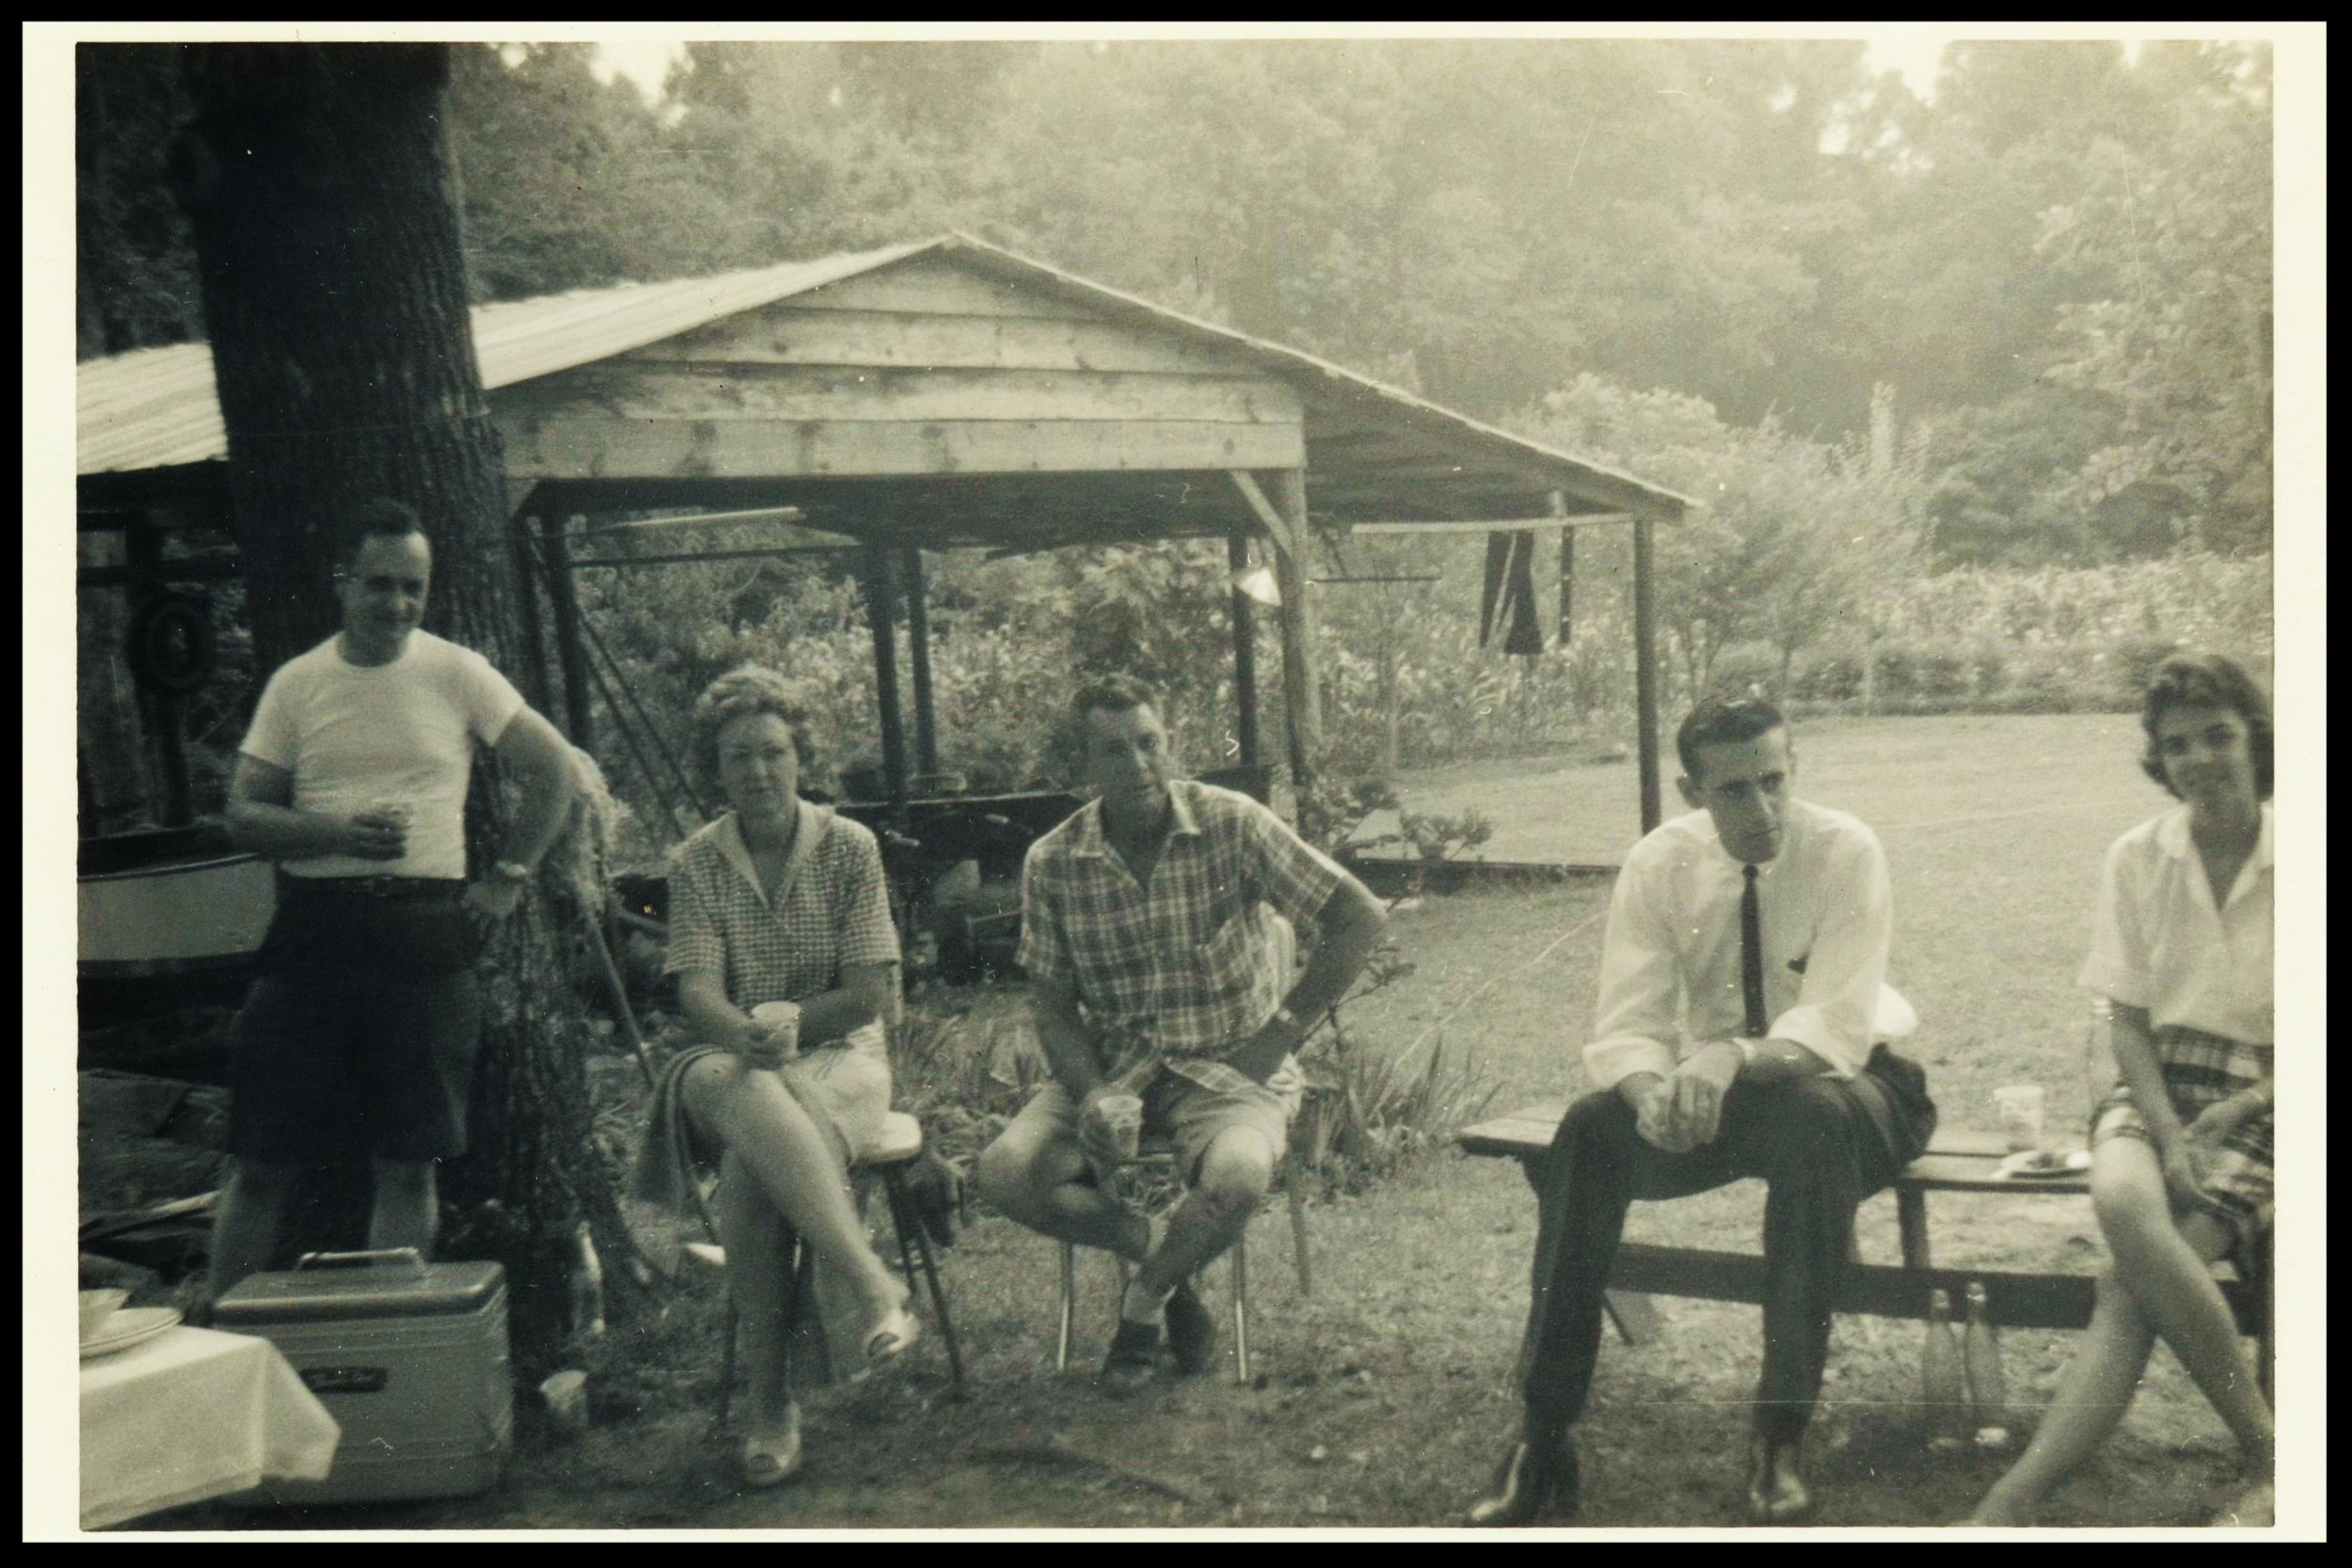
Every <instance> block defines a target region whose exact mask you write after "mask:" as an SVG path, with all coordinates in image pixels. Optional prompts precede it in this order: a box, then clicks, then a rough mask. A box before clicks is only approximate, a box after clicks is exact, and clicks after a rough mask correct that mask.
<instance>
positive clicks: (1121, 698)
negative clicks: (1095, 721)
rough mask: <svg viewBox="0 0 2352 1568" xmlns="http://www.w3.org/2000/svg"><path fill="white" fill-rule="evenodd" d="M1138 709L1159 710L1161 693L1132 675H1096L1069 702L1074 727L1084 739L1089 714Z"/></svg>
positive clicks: (1156, 711)
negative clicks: (1098, 710)
mask: <svg viewBox="0 0 2352 1568" xmlns="http://www.w3.org/2000/svg"><path fill="white" fill-rule="evenodd" d="M1139 707H1148V708H1150V709H1151V710H1152V712H1153V713H1158V712H1159V711H1160V694H1159V693H1158V692H1157V691H1156V690H1154V689H1152V686H1151V683H1150V682H1148V681H1141V680H1137V679H1136V677H1135V676H1133V675H1095V676H1093V677H1091V678H1089V680H1088V681H1087V682H1086V684H1085V685H1083V686H1081V687H1079V688H1078V690H1077V693H1076V695H1074V696H1073V697H1072V698H1071V699H1070V723H1071V727H1072V729H1073V730H1074V731H1075V732H1076V733H1077V734H1078V735H1079V736H1084V735H1085V734H1086V725H1087V715H1088V714H1089V713H1092V712H1094V711H1095V710H1096V709H1097V708H1100V709H1101V710H1102V711H1103V712H1104V713H1125V712H1127V711H1128V710H1129V709H1131V708H1139ZM1082 743H1083V742H1082Z"/></svg>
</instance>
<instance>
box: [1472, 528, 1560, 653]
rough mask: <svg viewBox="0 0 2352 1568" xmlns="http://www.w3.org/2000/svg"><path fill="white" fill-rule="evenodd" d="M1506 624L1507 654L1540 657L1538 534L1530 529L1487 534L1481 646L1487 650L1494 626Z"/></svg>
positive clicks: (1504, 642)
mask: <svg viewBox="0 0 2352 1568" xmlns="http://www.w3.org/2000/svg"><path fill="white" fill-rule="evenodd" d="M1498 621H1502V622H1505V623H1507V625H1506V626H1505V629H1504V631H1503V634H1502V651H1503V652H1504V653H1506V654H1540V653H1542V652H1543V651H1544V633H1543V628H1542V627H1541V626H1537V625H1536V622H1535V535H1534V532H1533V531H1530V530H1524V529H1522V530H1520V531H1517V532H1509V533H1489V534H1488V535H1486V582H1485V585H1484V587H1483V589H1482V590H1481V592H1480V594H1479V601H1478V645H1479V646H1480V647H1482V648H1483V647H1485V646H1486V641H1487V639H1488V638H1489V637H1491V636H1492V635H1493V633H1494V627H1495V623H1496V622H1498Z"/></svg>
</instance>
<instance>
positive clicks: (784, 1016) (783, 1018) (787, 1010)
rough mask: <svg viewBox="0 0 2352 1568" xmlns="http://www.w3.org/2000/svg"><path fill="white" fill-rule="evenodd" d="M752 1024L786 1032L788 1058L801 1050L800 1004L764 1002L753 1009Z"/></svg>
mask: <svg viewBox="0 0 2352 1568" xmlns="http://www.w3.org/2000/svg"><path fill="white" fill-rule="evenodd" d="M752 1022H754V1023H764V1024H766V1025H768V1026H769V1027H770V1028H771V1029H783V1030H786V1031H787V1035H786V1037H785V1041H784V1050H785V1054H787V1056H788V1055H790V1054H791V1053H793V1052H794V1051H797V1050H798V1049H800V1044H801V1006H800V1004H799V1003H797V1002H762V1003H761V1004H760V1005H759V1006H756V1007H754V1008H753V1009H752Z"/></svg>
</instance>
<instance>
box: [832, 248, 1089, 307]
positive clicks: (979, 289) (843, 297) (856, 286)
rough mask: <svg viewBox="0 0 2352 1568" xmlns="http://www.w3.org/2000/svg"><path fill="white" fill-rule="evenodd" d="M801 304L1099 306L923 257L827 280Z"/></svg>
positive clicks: (858, 305)
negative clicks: (1066, 299)
mask: <svg viewBox="0 0 2352 1568" xmlns="http://www.w3.org/2000/svg"><path fill="white" fill-rule="evenodd" d="M794 303H795V304H796V305H797V306H798V308H799V309H803V310H890V311H898V312H903V313H908V314H914V315H927V316H1030V317H1041V318H1044V319H1048V320H1063V321H1091V320H1099V319H1101V312H1100V311H1096V310H1090V309H1087V308H1086V307H1084V306H1081V305H1073V304H1071V303H1069V302H1067V301H1064V300H1062V299H1059V298H1057V297H1056V296H1055V295H1053V294H1050V293H1045V292H1044V291H1042V290H1039V289H1025V288H1020V287H1017V286H1015V285H1014V284H1011V283H1009V282H1005V281H1003V280H1001V279H998V278H993V277H981V276H980V275H979V274H977V273H976V272H973V271H972V270H971V269H969V268H967V267H961V266H958V265H956V264H955V263H954V262H952V261H944V260H940V259H937V258H931V257H925V258H921V259H918V260H914V261H903V262H901V263H899V264H898V265H897V266H892V267H885V268H883V269H882V271H880V272H869V273H861V274H860V275H859V276H857V277H845V278H843V279H841V281H839V282H837V283H827V284H825V285H824V286H823V287H822V288H818V289H812V290H810V291H809V292H808V293H804V294H801V295H798V296H796V298H795V300H794Z"/></svg>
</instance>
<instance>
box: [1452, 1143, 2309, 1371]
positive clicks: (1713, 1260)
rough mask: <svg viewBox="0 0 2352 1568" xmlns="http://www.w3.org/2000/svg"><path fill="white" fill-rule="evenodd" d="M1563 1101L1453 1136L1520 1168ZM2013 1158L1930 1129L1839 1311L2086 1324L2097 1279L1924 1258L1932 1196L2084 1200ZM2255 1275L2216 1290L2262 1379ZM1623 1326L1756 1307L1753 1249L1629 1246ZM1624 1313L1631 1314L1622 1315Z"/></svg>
mask: <svg viewBox="0 0 2352 1568" xmlns="http://www.w3.org/2000/svg"><path fill="white" fill-rule="evenodd" d="M1566 1110H1567V1102H1566V1101H1557V1100H1555V1101H1542V1102H1540V1103H1537V1104H1534V1105H1527V1106H1523V1107H1521V1108H1520V1109H1518V1110H1516V1111H1513V1112H1511V1113H1509V1114H1508V1115H1505V1116H1501V1117H1494V1118H1493V1119H1492V1120H1489V1121H1482V1122H1480V1123H1478V1124H1477V1125H1475V1126H1472V1127H1468V1128H1465V1129H1464V1130H1463V1131H1462V1132H1460V1133H1459V1134H1458V1135H1457V1137H1456V1141H1457V1142H1458V1143H1459V1144H1460V1145H1461V1147H1462V1148H1463V1150H1464V1151H1465V1152H1467V1153H1470V1154H1475V1155H1486V1156H1494V1157H1500V1158H1509V1159H1516V1160H1519V1161H1522V1162H1524V1161H1526V1160H1528V1159H1530V1158H1533V1157H1535V1156H1540V1155H1542V1154H1543V1153H1545V1152H1546V1151H1548V1150H1549V1148H1551V1140H1552V1136H1553V1134H1554V1133H1555V1132H1557V1131H1558V1130H1559V1126H1560V1117H1562V1116H1563V1115H1564V1114H1565V1112H1566ZM2009 1152H2010V1149H2009V1145H2008V1142H2007V1141H2006V1139H2004V1138H2003V1136H2002V1135H2001V1134H2000V1133H1997V1132H1981V1131H1976V1130H1971V1129H1967V1128H1950V1129H1939V1130H1938V1131H1937V1132H1936V1134H1935V1137H1934V1139H1933V1140H1932V1141H1931V1143H1930V1144H1929V1146H1928V1151H1927V1152H1926V1153H1925V1154H1922V1155H1921V1156H1919V1158H1918V1159H1916V1160H1914V1161H1913V1162H1912V1163H1911V1164H1910V1165H1909V1166H1907V1167H1906V1168H1905V1169H1904V1171H1903V1173H1902V1174H1901V1175H1900V1176H1899V1177H1898V1178H1896V1180H1895V1182H1894V1185H1893V1191H1894V1194H1895V1207H1896V1217H1897V1224H1898V1226H1899V1227H1900V1231H1901V1236H1902V1261H1901V1262H1900V1263H1899V1264H1892V1265H1890V1264H1884V1263H1866V1262H1861V1261H1856V1262H1855V1263H1854V1264H1853V1266H1852V1267H1851V1268H1850V1269H1848V1270H1847V1274H1846V1283H1845V1287H1844V1289H1843V1290H1842V1291H1840V1292H1839V1293H1838V1297H1837V1301H1836V1309H1837V1310H1838V1311H1840V1312H1863V1313H1868V1314H1870V1315H1871V1316H1874V1317H1882V1318H1925V1317H1926V1316H1927V1315H1928V1297H1929V1294H1930V1292H1931V1291H1938V1290H1941V1291H1947V1292H1948V1293H1949V1299H1950V1300H1951V1301H1952V1302H1954V1303H1955V1304H1957V1303H1958V1302H1959V1301H1960V1300H1961V1298H1962V1292H1963V1291H1965V1290H1966V1288H1967V1287H1968V1286H1969V1285H1970V1284H1972V1283H1974V1284H1981V1285H1983V1286H1984V1288H1985V1295H1986V1312H1987V1316H1988V1317H1989V1318H1990V1320H1991V1321H1992V1323H1994V1324H1995V1325H1996V1326H1999V1327H2004V1328H2083V1327H2086V1326H2088V1325H2089V1324H2090V1310H2091V1307H2092V1304H2093V1302H2094V1301H2095V1300H2096V1294H2097V1281H2096V1280H2095V1279H2094V1278H2093V1277H2092V1276H2091V1275H2085V1274H2069V1273H2057V1272H2050V1271H2039V1270H2023V1271H2021V1270H2012V1269H1991V1268H1982V1267H1978V1266H1975V1265H1965V1266H1962V1267H1958V1268H1954V1267H1949V1266H1945V1265H1938V1264H1936V1263H1934V1262H1933V1261H1932V1259H1931V1251H1930V1246H1929V1241H1928V1195H1929V1194H1930V1193H1974V1194H1995V1195H1999V1196H2010V1197H2015V1196H2070V1197H2079V1196H2084V1195H2086V1194H2088V1193H2089V1192H2090V1181H2089V1180H2088V1178H2087V1176H2086V1175H2084V1174H2079V1173H2070V1174H2067V1175H2063V1176H2056V1177H2030V1178H2013V1177H2004V1176H2000V1175H1997V1174H1995V1167H1996V1166H1997V1165H1998V1164H2000V1162H2001V1161H2002V1159H2003V1158H2005V1157H2006V1156H2007V1155H2008V1154H2009ZM2259 1272H2260V1273H2261V1274H2262V1275H2265V1277H2262V1278H2259V1279H2251V1280H2249V1279H2245V1278H2231V1279H2225V1280H2223V1281H2222V1282H2221V1290H2222V1294H2223V1295H2224V1296H2225V1297H2227V1298H2228V1300H2229V1303H2230V1307H2231V1309H2232V1310H2233V1312H2235V1313H2236V1315H2237V1320H2238V1324H2239V1326H2240V1328H2241V1329H2243V1330H2244V1331H2245V1332H2246V1333H2248V1334H2250V1335H2254V1336H2256V1337H2258V1338H2261V1339H2262V1341H2263V1345H2262V1359H2261V1363H2260V1365H2261V1368H2262V1370H2263V1375H2264V1378H2265V1383H2267V1381H2268V1378H2269V1373H2270V1362H2271V1341H2270V1327H2269V1325H2270V1309H2269V1300H2268V1295H2269V1291H2268V1286H2269V1281H2268V1279H2267V1277H2266V1275H2267V1274H2268V1270H2267V1269H2264V1270H2261V1271H2259ZM1610 1284H1611V1287H1612V1293H1613V1295H1616V1296H1618V1297H1619V1299H1618V1300H1617V1301H1616V1302H1615V1303H1614V1304H1613V1305H1614V1306H1615V1307H1617V1308H1619V1310H1618V1311H1617V1313H1616V1316H1617V1319H1618V1326H1619V1328H1620V1330H1622V1331H1627V1332H1628V1336H1629V1338H1636V1337H1638V1335H1639V1330H1638V1328H1637V1327H1636V1326H1635V1325H1637V1324H1638V1323H1641V1322H1642V1321H1643V1320H1644V1319H1645V1318H1647V1317H1648V1314H1647V1313H1646V1311H1645V1310H1644V1308H1645V1306H1646V1304H1645V1303H1638V1302H1627V1301H1625V1300H1624V1299H1623V1297H1624V1295H1625V1294H1626V1293H1631V1294H1634V1295H1637V1296H1639V1295H1668V1296H1687V1297H1691V1298H1692V1299H1694V1300H1704V1301H1740V1302H1752V1303H1761V1302H1762V1301H1763V1299H1764V1259H1763V1258H1762V1257H1761V1256H1760V1255H1758V1254H1756V1253H1741V1252H1723V1251H1718V1250H1715V1249H1712V1248H1707V1247H1681V1246H1664V1245H1660V1244H1658V1243H1646V1242H1627V1243H1624V1244H1623V1245H1621V1246H1620V1247H1619V1248H1618V1251H1617V1262H1616V1267H1615V1268H1614V1269H1613V1271H1612V1272H1611V1274H1610ZM1628 1308H1629V1309H1628Z"/></svg>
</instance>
